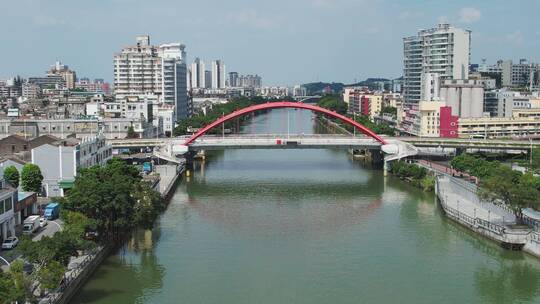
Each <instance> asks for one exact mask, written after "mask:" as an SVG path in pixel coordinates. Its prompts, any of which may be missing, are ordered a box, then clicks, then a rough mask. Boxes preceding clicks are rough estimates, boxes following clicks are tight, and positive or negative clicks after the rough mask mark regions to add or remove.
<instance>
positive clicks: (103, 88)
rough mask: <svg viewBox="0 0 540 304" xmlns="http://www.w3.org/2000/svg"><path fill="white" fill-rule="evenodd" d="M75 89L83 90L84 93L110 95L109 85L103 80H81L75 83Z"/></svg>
mask: <svg viewBox="0 0 540 304" xmlns="http://www.w3.org/2000/svg"><path fill="white" fill-rule="evenodd" d="M75 88H77V89H83V90H85V91H86V92H95V93H101V94H106V95H108V94H110V85H109V83H108V82H105V81H104V80H103V79H94V80H90V79H88V78H81V79H79V80H78V81H77V82H76V83H75Z"/></svg>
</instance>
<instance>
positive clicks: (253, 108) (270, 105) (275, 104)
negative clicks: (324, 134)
mask: <svg viewBox="0 0 540 304" xmlns="http://www.w3.org/2000/svg"><path fill="white" fill-rule="evenodd" d="M279 108H296V109H305V110H310V111H313V112H318V113H322V114H325V115H328V116H330V117H334V118H337V119H339V120H341V121H344V122H346V123H348V124H350V125H352V126H354V127H355V128H357V129H358V130H360V131H361V132H362V133H364V134H366V135H367V136H370V137H372V138H373V139H375V140H377V141H378V142H380V143H381V144H383V145H385V144H386V141H385V140H384V139H382V138H381V137H380V136H379V135H377V134H376V133H375V132H373V131H371V130H370V129H368V128H366V127H364V126H363V125H362V124H359V123H358V122H356V121H354V120H352V119H350V118H348V117H347V116H344V115H341V114H339V113H336V112H334V111H330V110H328V109H325V108H321V107H318V106H314V105H310V104H306V103H300V102H288V101H279V102H268V103H263V104H258V105H254V106H249V107H246V108H243V109H239V110H236V111H234V112H232V113H230V114H228V115H225V116H223V117H221V118H220V119H218V120H216V121H214V122H213V123H211V124H209V125H207V126H205V127H204V128H202V129H200V130H199V131H197V132H196V133H195V134H193V135H192V136H191V137H190V138H189V139H188V140H186V141H185V142H184V145H186V146H187V145H189V144H191V143H192V142H194V141H195V140H196V139H197V138H199V137H200V136H202V135H204V134H205V133H206V132H208V130H210V129H212V128H214V127H216V126H219V125H220V124H222V123H224V122H226V121H229V120H231V119H234V118H236V117H239V116H242V115H245V114H248V113H251V112H255V111H259V110H266V109H279Z"/></svg>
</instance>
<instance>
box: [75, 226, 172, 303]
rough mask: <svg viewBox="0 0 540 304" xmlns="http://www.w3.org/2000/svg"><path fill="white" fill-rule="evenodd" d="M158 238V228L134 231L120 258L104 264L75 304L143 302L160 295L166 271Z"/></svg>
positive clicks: (113, 258) (111, 259)
mask: <svg viewBox="0 0 540 304" xmlns="http://www.w3.org/2000/svg"><path fill="white" fill-rule="evenodd" d="M159 235H160V229H159V228H157V229H154V230H142V229H141V230H137V231H135V232H134V233H133V235H132V237H131V238H130V240H129V241H128V242H127V243H126V245H124V246H123V247H122V248H121V249H120V250H119V252H118V253H117V254H115V255H113V256H111V257H109V258H107V259H106V260H105V261H104V262H103V264H102V265H101V266H100V267H99V268H98V270H97V271H96V272H95V273H94V275H93V277H92V280H91V281H89V282H88V283H87V284H86V286H85V288H84V289H82V290H81V292H80V293H79V294H77V295H76V296H75V298H74V299H73V300H72V303H94V302H103V303H135V302H139V301H141V302H144V300H145V299H146V298H147V297H148V296H151V295H152V294H153V293H154V292H156V291H159V290H160V289H161V288H162V287H163V277H164V276H165V271H166V270H165V268H164V267H163V266H162V265H160V264H159V262H158V258H157V257H156V255H155V254H154V247H155V244H156V241H157V240H158V239H159ZM101 278H107V279H106V280H101Z"/></svg>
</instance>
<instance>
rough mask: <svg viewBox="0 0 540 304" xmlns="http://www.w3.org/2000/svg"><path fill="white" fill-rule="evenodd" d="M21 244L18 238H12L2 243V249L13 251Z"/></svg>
mask: <svg viewBox="0 0 540 304" xmlns="http://www.w3.org/2000/svg"><path fill="white" fill-rule="evenodd" d="M17 244H19V239H18V238H17V237H16V236H10V237H8V238H7V239H5V240H4V242H3V243H2V249H13V248H15V247H17Z"/></svg>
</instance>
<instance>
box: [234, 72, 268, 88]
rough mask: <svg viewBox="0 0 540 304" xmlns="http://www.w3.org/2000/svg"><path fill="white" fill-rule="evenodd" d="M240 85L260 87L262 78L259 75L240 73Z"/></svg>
mask: <svg viewBox="0 0 540 304" xmlns="http://www.w3.org/2000/svg"><path fill="white" fill-rule="evenodd" d="M238 86H239V87H243V88H260V87H261V86H262V79H261V76H259V75H240V76H239V77H238Z"/></svg>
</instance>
